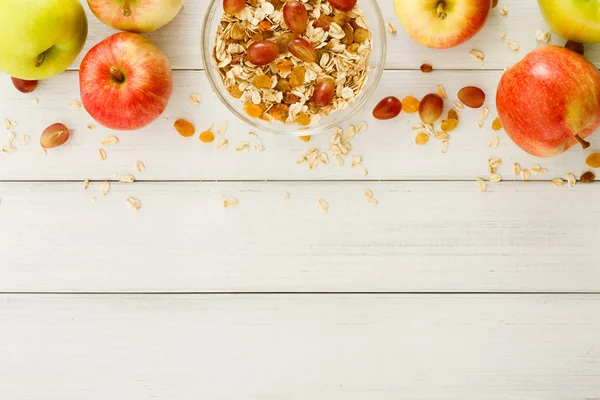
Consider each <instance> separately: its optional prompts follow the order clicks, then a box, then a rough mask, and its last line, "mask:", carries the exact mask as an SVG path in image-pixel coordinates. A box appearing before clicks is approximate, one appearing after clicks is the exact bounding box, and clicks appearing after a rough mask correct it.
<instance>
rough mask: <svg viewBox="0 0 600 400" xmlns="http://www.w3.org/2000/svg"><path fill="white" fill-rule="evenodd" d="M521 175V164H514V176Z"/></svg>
mask: <svg viewBox="0 0 600 400" xmlns="http://www.w3.org/2000/svg"><path fill="white" fill-rule="evenodd" d="M520 173H521V164H519V163H514V164H513V174H514V175H515V176H519V174H520Z"/></svg>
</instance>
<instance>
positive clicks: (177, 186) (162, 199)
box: [0, 182, 600, 292]
mask: <svg viewBox="0 0 600 400" xmlns="http://www.w3.org/2000/svg"><path fill="white" fill-rule="evenodd" d="M366 189H371V190H372V191H373V193H374V197H375V198H376V199H377V200H378V201H379V205H378V206H376V207H373V206H372V205H369V204H368V203H367V198H366V197H365V195H364V194H363V193H364V191H365V190H366ZM286 192H288V193H289V194H290V198H289V199H285V198H284V194H285V193H286ZM599 195H600V185H598V184H592V185H587V186H585V185H577V186H575V187H574V188H567V187H562V188H555V187H553V186H552V185H551V184H549V183H537V184H527V185H524V184H510V183H506V184H501V185H490V188H489V192H488V193H480V192H479V191H478V189H477V185H476V184H475V182H462V183H461V182H455V183H426V182H413V183H410V182H408V183H397V182H381V183H375V182H371V183H369V184H368V185H366V184H364V183H360V182H337V183H336V182H321V183H317V182H306V183H302V182H295V183H294V182H292V183H282V182H274V183H252V182H245V183H171V184H166V183H164V184H157V183H135V184H124V183H123V184H116V183H115V184H113V185H112V188H111V191H110V193H109V194H108V196H106V197H104V196H102V195H101V193H100V183H92V185H91V186H90V188H89V189H88V191H84V190H83V183H76V184H75V183H46V184H42V183H10V184H9V183H4V184H0V202H1V204H0V221H2V229H1V230H0V253H1V254H2V263H1V264H0V292H36V291H43V292H399V291H400V292H446V291H449V292H497V291H502V292H515V291H524V292H527V291H538V292H547V291H558V292H565V291H572V292H598V291H600V269H598V256H597V246H596V244H597V234H598V232H599V231H600V225H599V221H600V205H598V202H594V201H583V199H595V198H598V196H599ZM92 196H95V197H96V199H97V201H95V202H94V201H92V199H91V198H92ZM129 196H133V197H135V198H137V199H139V200H140V201H141V203H142V209H141V210H139V211H137V212H136V211H133V210H131V209H129V208H128V207H127V206H126V199H127V198H128V197H129ZM224 198H236V199H238V201H239V205H238V207H237V208H234V209H230V210H225V209H224V207H223V201H224ZM320 199H323V200H325V201H326V202H327V203H328V204H329V212H328V213H323V212H320V211H318V210H317V202H318V200H320Z"/></svg>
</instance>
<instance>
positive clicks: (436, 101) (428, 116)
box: [419, 93, 444, 124]
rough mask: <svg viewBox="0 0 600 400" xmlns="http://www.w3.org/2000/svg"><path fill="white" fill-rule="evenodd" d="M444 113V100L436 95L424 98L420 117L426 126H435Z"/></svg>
mask: <svg viewBox="0 0 600 400" xmlns="http://www.w3.org/2000/svg"><path fill="white" fill-rule="evenodd" d="M442 112H444V100H442V98H441V97H440V96H438V95H437V94H435V93H430V94H428V95H427V96H425V97H423V99H422V100H421V103H420V104H419V117H421V121H423V122H424V123H426V124H434V123H435V121H437V120H438V119H439V118H440V116H441V115H442Z"/></svg>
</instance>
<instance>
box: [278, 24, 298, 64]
mask: <svg viewBox="0 0 600 400" xmlns="http://www.w3.org/2000/svg"><path fill="white" fill-rule="evenodd" d="M295 37H296V35H295V34H293V33H291V32H287V33H284V34H283V35H281V36H279V37H278V38H277V39H275V43H277V46H279V52H280V53H285V52H287V47H288V44H290V42H291V41H292V39H293V38H295ZM282 61H283V60H282ZM290 69H291V68H290Z"/></svg>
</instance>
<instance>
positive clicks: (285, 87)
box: [275, 78, 292, 93]
mask: <svg viewBox="0 0 600 400" xmlns="http://www.w3.org/2000/svg"><path fill="white" fill-rule="evenodd" d="M275 89H277V90H279V91H280V92H283V93H286V92H289V91H290V90H291V89H292V87H291V86H290V83H289V82H288V80H287V79H283V78H280V79H279V80H278V81H277V85H275Z"/></svg>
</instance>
